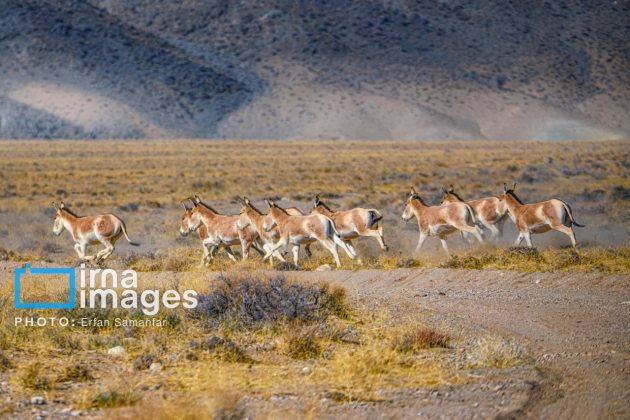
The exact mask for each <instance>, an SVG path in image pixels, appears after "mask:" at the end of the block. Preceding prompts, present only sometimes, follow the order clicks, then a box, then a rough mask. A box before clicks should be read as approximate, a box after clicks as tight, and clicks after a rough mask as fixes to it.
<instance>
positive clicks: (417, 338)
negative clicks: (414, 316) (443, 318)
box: [393, 327, 450, 353]
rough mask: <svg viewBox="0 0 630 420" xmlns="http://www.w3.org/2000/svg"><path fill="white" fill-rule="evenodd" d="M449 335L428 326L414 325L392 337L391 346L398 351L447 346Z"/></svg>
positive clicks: (405, 351)
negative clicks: (401, 333) (399, 334)
mask: <svg viewBox="0 0 630 420" xmlns="http://www.w3.org/2000/svg"><path fill="white" fill-rule="evenodd" d="M449 341H450V337H449V336H448V335H446V334H443V333H440V332H438V331H436V330H435V329H434V328H430V327H416V328H413V329H411V330H410V331H408V332H406V333H404V334H403V335H401V336H398V337H396V338H395V339H394V342H393V347H394V349H396V350H397V351H399V352H403V353H414V352H417V351H419V350H426V349H431V348H435V347H442V348H448V343H449Z"/></svg>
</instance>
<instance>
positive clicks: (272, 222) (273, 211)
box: [263, 199, 286, 232]
mask: <svg viewBox="0 0 630 420" xmlns="http://www.w3.org/2000/svg"><path fill="white" fill-rule="evenodd" d="M265 203H267V205H268V206H269V217H266V218H265V222H264V223H263V229H264V230H266V231H267V232H269V231H271V230H272V229H273V228H275V227H276V226H278V217H279V216H280V217H282V215H286V212H285V211H284V210H283V209H281V208H280V207H278V205H277V204H276V203H275V202H274V201H273V200H272V199H268V200H265Z"/></svg>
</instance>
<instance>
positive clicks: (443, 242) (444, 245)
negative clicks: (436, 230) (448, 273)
mask: <svg viewBox="0 0 630 420" xmlns="http://www.w3.org/2000/svg"><path fill="white" fill-rule="evenodd" d="M440 242H441V243H442V248H444V251H445V252H446V255H448V256H449V257H450V256H451V253H450V252H449V251H448V245H447V244H446V237H445V236H443V235H440Z"/></svg>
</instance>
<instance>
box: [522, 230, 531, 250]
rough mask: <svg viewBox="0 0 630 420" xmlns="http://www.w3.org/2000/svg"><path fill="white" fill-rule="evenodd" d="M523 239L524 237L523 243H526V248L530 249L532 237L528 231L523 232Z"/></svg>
mask: <svg viewBox="0 0 630 420" xmlns="http://www.w3.org/2000/svg"><path fill="white" fill-rule="evenodd" d="M523 237H525V242H527V246H528V247H530V248H531V247H532V235H531V233H530V232H529V231H526V232H523Z"/></svg>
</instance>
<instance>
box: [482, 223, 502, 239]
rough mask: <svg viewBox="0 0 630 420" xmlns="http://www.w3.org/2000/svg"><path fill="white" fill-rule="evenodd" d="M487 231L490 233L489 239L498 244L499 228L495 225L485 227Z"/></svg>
mask: <svg viewBox="0 0 630 420" xmlns="http://www.w3.org/2000/svg"><path fill="white" fill-rule="evenodd" d="M485 226H486V227H487V228H488V230H489V231H490V239H491V240H492V241H493V242H495V243H496V242H499V235H500V233H501V231H500V230H499V228H498V227H497V225H485Z"/></svg>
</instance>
